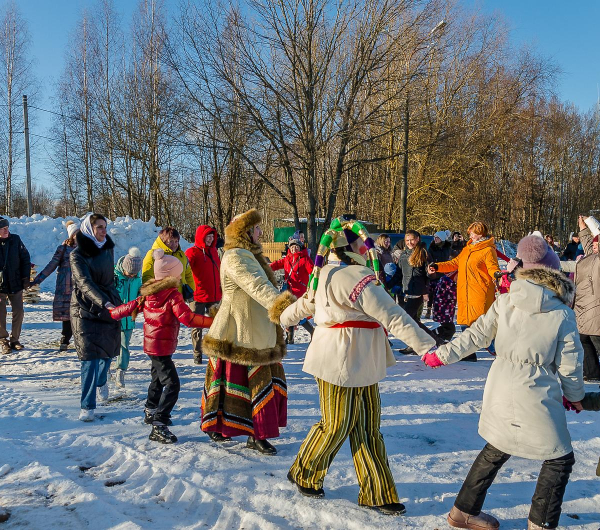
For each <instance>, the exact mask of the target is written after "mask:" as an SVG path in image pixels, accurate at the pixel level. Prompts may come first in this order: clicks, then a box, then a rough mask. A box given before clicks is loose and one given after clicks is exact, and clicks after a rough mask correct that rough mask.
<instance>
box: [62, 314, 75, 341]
mask: <svg viewBox="0 0 600 530" xmlns="http://www.w3.org/2000/svg"><path fill="white" fill-rule="evenodd" d="M72 337H73V328H72V327H71V321H70V320H63V321H62V336H61V337H60V343H61V344H69V342H70V341H71V338H72Z"/></svg>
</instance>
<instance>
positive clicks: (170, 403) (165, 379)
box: [146, 355, 180, 424]
mask: <svg viewBox="0 0 600 530" xmlns="http://www.w3.org/2000/svg"><path fill="white" fill-rule="evenodd" d="M151 359H152V370H151V375H152V381H151V382H150V386H149V387H148V399H147V400H146V408H147V409H148V410H154V411H155V412H154V423H164V424H166V423H167V420H168V419H169V418H170V417H171V411H172V410H173V407H174V406H175V403H177V398H178V397H179V388H180V385H179V376H178V375H177V368H175V363H174V362H173V359H172V357H171V355H160V356H159V355H152V357H151Z"/></svg>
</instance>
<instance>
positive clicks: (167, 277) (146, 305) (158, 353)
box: [111, 249, 212, 444]
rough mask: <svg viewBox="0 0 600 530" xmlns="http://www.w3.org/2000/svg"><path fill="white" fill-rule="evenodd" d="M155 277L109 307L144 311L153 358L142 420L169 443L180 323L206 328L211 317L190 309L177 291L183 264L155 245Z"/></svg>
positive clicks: (122, 312)
mask: <svg viewBox="0 0 600 530" xmlns="http://www.w3.org/2000/svg"><path fill="white" fill-rule="evenodd" d="M153 257H154V280H150V281H149V282H146V283H145V284H144V285H143V286H142V288H141V289H140V294H141V296H140V297H139V298H137V299H136V300H132V301H131V302H129V303H127V304H123V305H120V306H119V307H117V308H115V309H113V310H112V311H111V316H112V318H114V319H115V320H119V319H121V318H124V317H128V316H133V318H134V319H135V317H136V316H137V314H138V312H139V311H140V310H141V309H143V311H144V351H145V352H146V353H147V354H148V355H149V356H150V359H151V360H152V382H151V383H150V386H149V387H148V399H147V400H146V409H145V418H144V422H145V423H147V424H151V425H152V432H151V433H150V436H149V438H150V440H154V441H156V442H160V443H164V444H170V443H175V442H176V441H177V437H176V436H175V435H174V434H173V433H172V432H171V431H170V430H169V429H168V427H167V425H172V422H171V420H170V417H171V411H172V410H173V407H174V406H175V403H177V398H178V397H179V376H178V375H177V368H175V364H174V363H173V359H172V356H173V353H174V352H175V349H176V348H177V336H178V335H179V323H180V322H181V323H182V324H184V325H185V326H188V327H192V328H208V327H210V325H211V323H212V318H209V317H205V316H203V315H196V314H195V313H192V311H191V310H190V308H189V307H188V306H187V304H186V303H185V301H184V300H183V296H181V293H180V292H179V291H178V287H179V284H180V283H181V274H182V273H183V265H182V264H181V261H179V260H178V259H177V258H176V257H174V256H169V255H165V253H164V251H163V250H162V249H156V250H155V251H154V253H153Z"/></svg>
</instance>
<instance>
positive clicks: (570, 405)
mask: <svg viewBox="0 0 600 530" xmlns="http://www.w3.org/2000/svg"><path fill="white" fill-rule="evenodd" d="M563 407H565V409H566V410H574V411H575V414H579V413H580V412H581V411H580V410H577V409H576V408H575V407H574V406H573V403H571V402H570V401H569V400H568V399H567V398H566V397H565V396H563Z"/></svg>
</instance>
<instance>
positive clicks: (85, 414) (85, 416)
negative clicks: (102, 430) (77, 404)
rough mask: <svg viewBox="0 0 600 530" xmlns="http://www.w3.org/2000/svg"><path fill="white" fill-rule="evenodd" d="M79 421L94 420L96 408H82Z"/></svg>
mask: <svg viewBox="0 0 600 530" xmlns="http://www.w3.org/2000/svg"><path fill="white" fill-rule="evenodd" d="M79 421H94V409H89V410H88V409H81V411H80V412H79Z"/></svg>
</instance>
